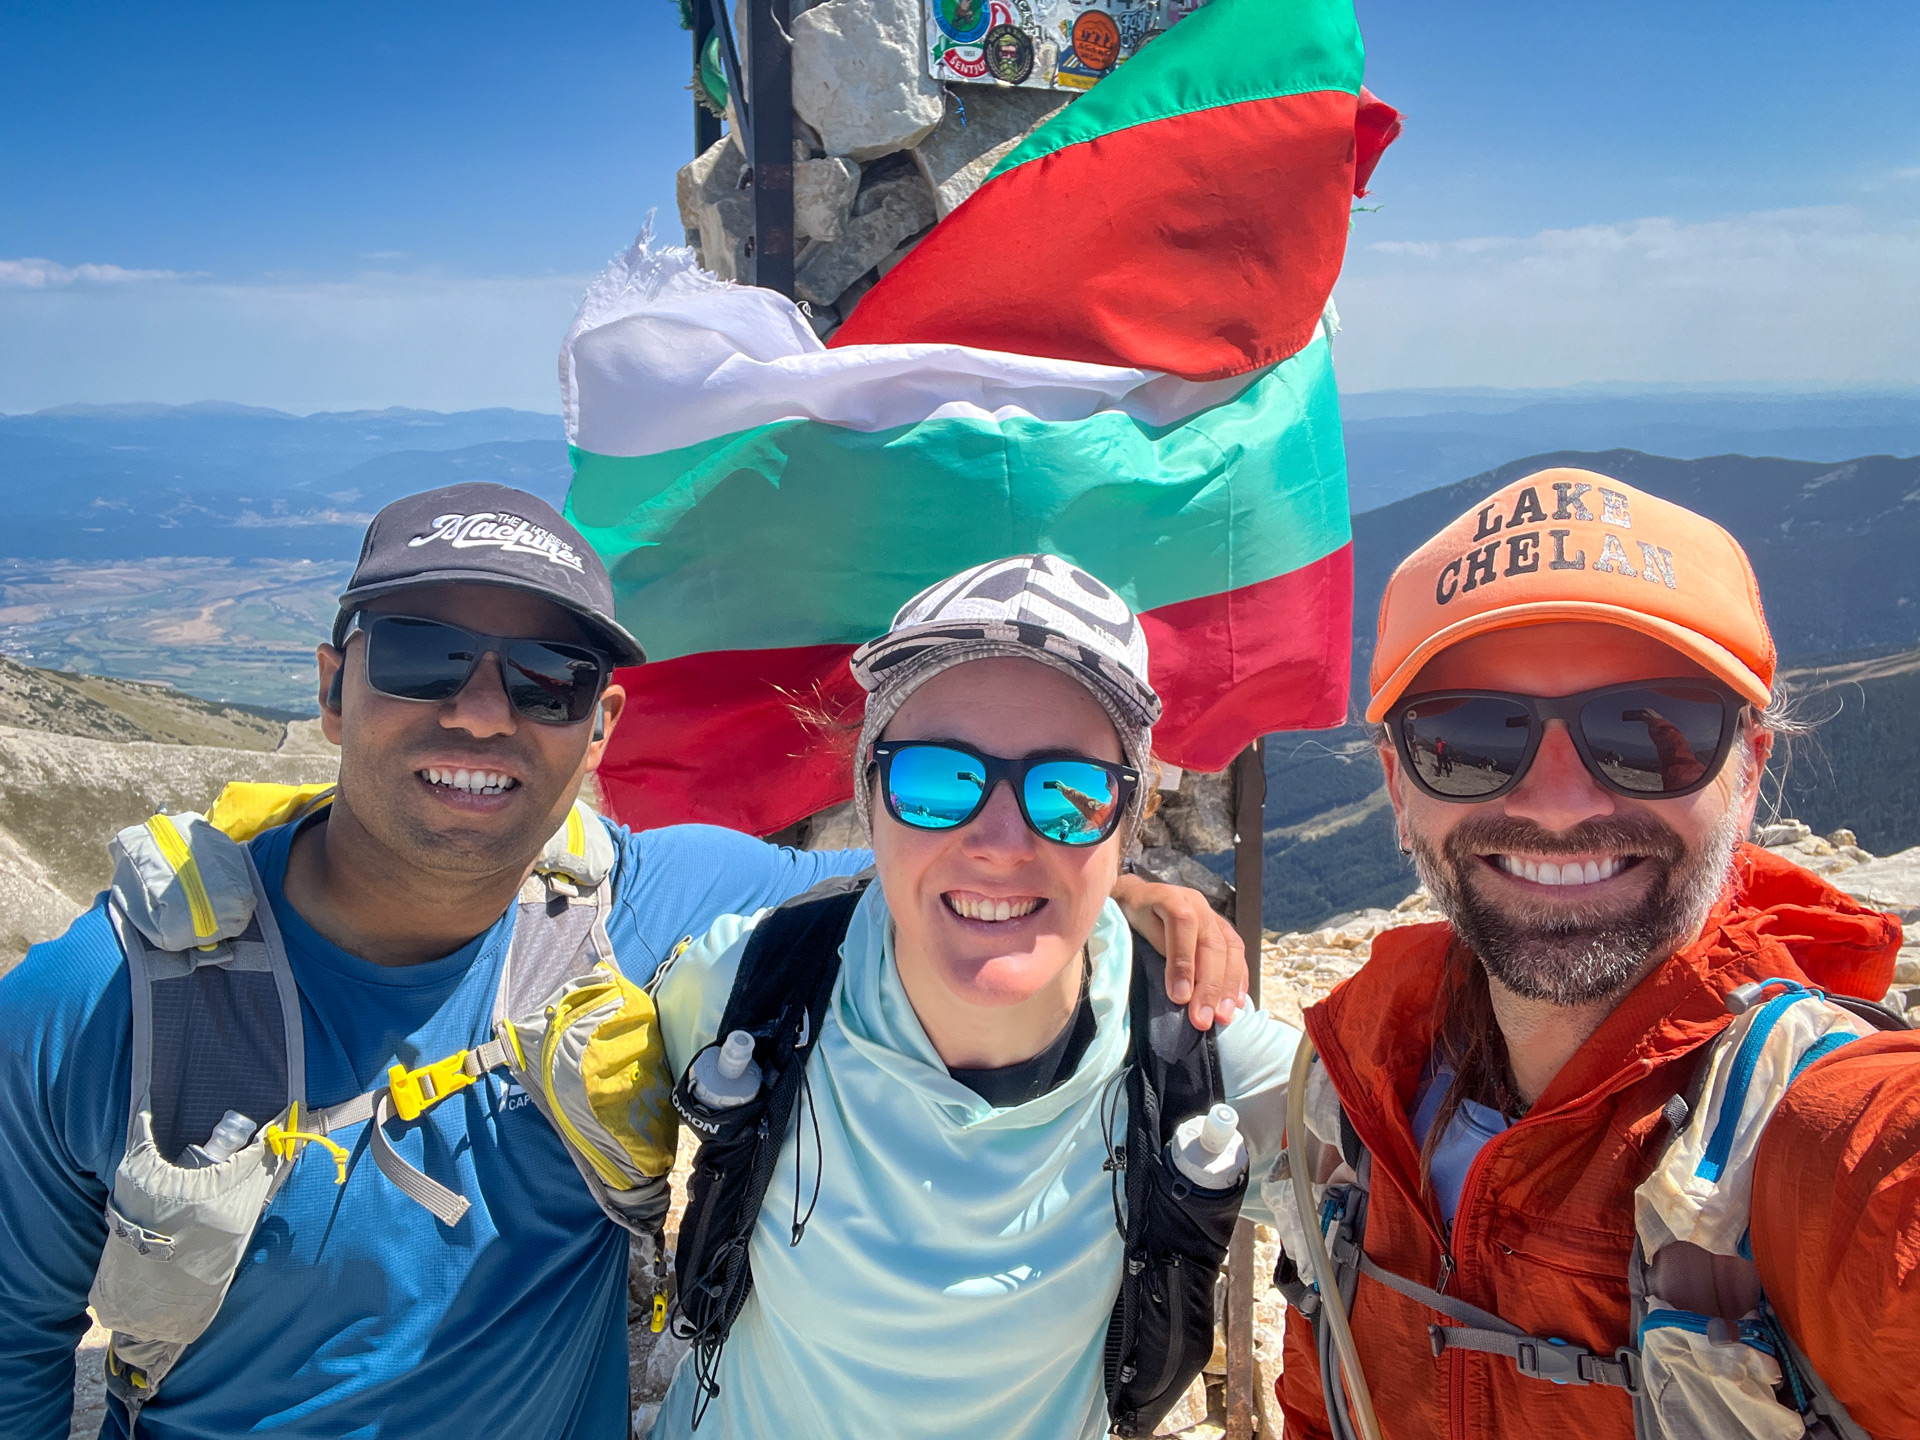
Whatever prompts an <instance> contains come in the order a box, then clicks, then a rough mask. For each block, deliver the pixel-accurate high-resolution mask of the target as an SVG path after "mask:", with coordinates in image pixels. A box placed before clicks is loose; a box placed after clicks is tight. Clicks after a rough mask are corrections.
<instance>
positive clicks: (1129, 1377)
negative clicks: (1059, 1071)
mask: <svg viewBox="0 0 1920 1440" xmlns="http://www.w3.org/2000/svg"><path fill="white" fill-rule="evenodd" d="M1165 973H1166V961H1165V960H1164V959H1163V958H1162V956H1161V955H1160V952H1159V951H1157V950H1155V949H1154V948H1153V946H1152V945H1150V944H1148V943H1147V941H1146V940H1145V939H1144V938H1143V937H1142V936H1140V935H1139V934H1137V933H1136V934H1135V935H1134V937H1133V977H1132V981H1131V985H1130V987H1129V993H1128V1002H1127V1003H1128V1022H1129V1036H1128V1050H1129V1054H1128V1065H1127V1070H1126V1086H1127V1137H1126V1151H1125V1155H1124V1157H1121V1156H1116V1157H1115V1162H1116V1164H1117V1165H1119V1166H1120V1168H1121V1169H1122V1171H1123V1173H1124V1174H1125V1177H1126V1179H1125V1184H1126V1218H1125V1225H1124V1229H1123V1233H1124V1235H1125V1237H1126V1241H1125V1250H1124V1264H1123V1267H1122V1269H1121V1274H1120V1294H1119V1296H1118V1297H1117V1298H1116V1299H1115V1300H1114V1305H1113V1315H1112V1317H1111V1319H1109V1321H1108V1322H1107V1343H1106V1391H1107V1414H1108V1418H1109V1419H1110V1420H1111V1421H1112V1426H1113V1433H1114V1434H1116V1435H1121V1436H1133V1435H1151V1434H1152V1433H1153V1431H1154V1429H1155V1428H1156V1427H1157V1426H1158V1425H1159V1423H1160V1421H1161V1420H1162V1419H1164V1418H1165V1417H1166V1415H1167V1412H1168V1411H1170V1410H1171V1409H1172V1408H1173V1407H1174V1406H1175V1405H1176V1404H1177V1403H1179V1400H1180V1397H1181V1395H1182V1394H1184V1393H1185V1391H1186V1389H1187V1387H1188V1386H1189V1385H1190V1384H1192V1383H1193V1377H1194V1376H1195V1375H1198V1374H1199V1373H1200V1369H1201V1367H1202V1366H1203V1365H1205V1364H1206V1362H1207V1359H1208V1357H1209V1356H1210V1355H1212V1353H1213V1321H1214V1315H1213V1293H1214V1281H1215V1280H1216V1279H1217V1278H1218V1276H1219V1274H1220V1266H1221V1265H1222V1264H1223V1263H1224V1262H1225V1260H1226V1258H1227V1246H1228V1243H1229V1242H1230V1241H1231V1240H1232V1238H1233V1227H1234V1222H1235V1221H1236V1220H1238V1219H1239V1217H1240V1202H1241V1201H1242V1200H1243V1199H1244V1198H1245V1197H1246V1193H1247V1180H1246V1177H1245V1176H1242V1177H1241V1179H1240V1180H1239V1182H1238V1183H1237V1184H1235V1185H1234V1186H1233V1187H1232V1188H1230V1189H1226V1190H1202V1189H1200V1188H1198V1187H1196V1186H1193V1185H1190V1184H1188V1183H1187V1181H1186V1180H1185V1178H1184V1177H1182V1176H1181V1175H1180V1173H1179V1172H1178V1171H1177V1170H1175V1169H1174V1168H1173V1167H1172V1166H1171V1165H1170V1164H1168V1163H1167V1160H1166V1148H1167V1142H1168V1141H1170V1140H1171V1139H1172V1138H1173V1134H1174V1131H1175V1130H1176V1129H1178V1128H1179V1125H1180V1122H1181V1121H1182V1120H1185V1119H1187V1118H1188V1117H1189V1116H1193V1115H1200V1114H1204V1113H1205V1112H1206V1111H1207V1110H1209V1109H1211V1108H1212V1107H1213V1106H1215V1105H1217V1104H1219V1103H1220V1102H1221V1101H1222V1100H1224V1099H1225V1098H1226V1088H1225V1084H1224V1082H1223V1080H1222V1078H1221V1074H1220V1052H1219V1045H1218V1042H1217V1041H1216V1039H1215V1037H1214V1033H1213V1031H1211V1030H1208V1031H1204V1032H1202V1031H1199V1030H1195V1029H1194V1028H1193V1026H1192V1025H1191V1024H1189V1023H1188V1021H1187V1012H1186V1009H1185V1007H1184V1006H1179V1005H1175V1004H1174V1003H1173V1002H1172V1001H1170V1000H1169V999H1168V998H1167V993H1166V986H1165V983H1164V977H1165Z"/></svg>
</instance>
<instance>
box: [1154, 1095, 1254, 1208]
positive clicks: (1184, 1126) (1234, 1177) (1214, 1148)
mask: <svg viewBox="0 0 1920 1440" xmlns="http://www.w3.org/2000/svg"><path fill="white" fill-rule="evenodd" d="M1167 1158H1168V1159H1169V1160H1171V1161H1172V1162H1173V1167H1174V1169H1176V1170H1178V1171H1179V1172H1180V1173H1181V1174H1182V1175H1183V1176H1185V1177H1186V1179H1187V1183H1188V1184H1190V1185H1194V1186H1196V1187H1198V1188H1199V1189H1202V1190H1229V1189H1232V1188H1233V1187H1234V1186H1235V1185H1237V1184H1239V1183H1240V1177H1241V1176H1242V1175H1244V1174H1246V1173H1247V1142H1246V1141H1244V1140H1242V1139H1241V1138H1240V1113H1239V1112H1238V1111H1237V1110H1235V1109H1234V1108H1233V1107H1232V1106H1231V1105H1216V1106H1214V1107H1213V1109H1211V1110H1209V1111H1208V1112H1207V1113H1206V1114H1204V1115H1190V1116H1188V1117H1187V1118H1186V1119H1185V1120H1182V1121H1181V1122H1180V1125H1179V1128H1177V1129H1176V1130H1175V1131H1174V1132H1173V1139H1172V1140H1170V1141H1168V1142H1167Z"/></svg>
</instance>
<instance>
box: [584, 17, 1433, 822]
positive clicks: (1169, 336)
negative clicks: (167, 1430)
mask: <svg viewBox="0 0 1920 1440" xmlns="http://www.w3.org/2000/svg"><path fill="white" fill-rule="evenodd" d="M1361 60H1362V52H1361V45H1360V36H1359V32H1358V29H1357V27H1356V25H1355V22H1354V16H1353V10H1352V5H1351V3H1350V0H1287V3H1279V0H1213V3H1212V4H1210V5H1208V6H1207V7H1206V8H1204V9H1202V10H1199V11H1197V12H1196V13H1194V14H1193V15H1192V16H1191V17H1189V18H1188V19H1186V20H1185V21H1183V22H1182V23H1181V24H1180V25H1179V26H1177V27H1176V28H1175V29H1173V30H1172V31H1170V32H1168V33H1167V34H1166V35H1163V36H1161V37H1159V38H1157V39H1155V40H1154V41H1153V42H1152V43H1151V44H1149V45H1148V46H1146V47H1145V48H1144V49H1143V50H1141V51H1140V52H1139V53H1138V54H1137V55H1136V56H1135V57H1134V58H1133V59H1131V60H1129V61H1127V62H1126V63H1125V64H1123V65H1122V66H1121V68H1120V69H1119V70H1118V71H1116V72H1115V73H1114V75H1113V76H1112V77H1111V78H1109V79H1107V80H1105V81H1103V82H1101V84H1099V85H1098V86H1096V87H1095V88H1094V89H1093V90H1092V91H1090V92H1089V93H1088V94H1087V95H1086V96H1084V97H1083V98H1081V99H1079V100H1077V101H1075V102H1074V103H1073V104H1072V105H1071V106H1069V107H1068V108H1067V109H1065V110H1064V111H1062V112H1060V113H1059V114H1058V115H1056V116H1055V117H1054V118H1053V119H1052V120H1051V121H1049V122H1048V123H1047V124H1046V125H1045V126H1043V127H1042V128H1041V129H1039V130H1037V131H1035V132H1034V134H1032V135H1031V136H1029V137H1028V138H1027V139H1026V140H1025V141H1024V142H1022V144H1020V145H1019V146H1018V147H1016V148H1015V149H1014V150H1013V151H1012V152H1011V153H1009V154H1008V155H1007V156H1006V158H1005V159H1004V160H1002V161H1001V163H1000V165H999V166H998V167H997V168H996V170H995V171H994V173H993V174H992V175H991V176H990V177H989V178H988V180H987V181H986V183H985V184H983V185H982V186H981V187H980V189H979V190H978V191H977V192H976V193H975V194H974V195H973V196H972V197H971V198H970V199H969V200H967V201H966V203H964V204H963V205H961V206H960V207H959V208H958V209H956V210H955V211H954V212H953V214H952V215H950V216H949V217H948V218H947V219H946V220H944V221H943V222H941V223H940V224H939V225H937V226H936V227H935V228H934V230H933V231H932V233H931V234H929V235H928V236H927V238H926V239H925V240H923V241H922V242H921V244H920V245H919V247H918V248H916V249H915V250H914V251H913V252H912V253H911V254H909V255H908V256H907V258H906V259H905V260H903V261H902V262H901V263H900V264H899V265H897V266H896V267H895V268H894V269H893V270H892V271H891V272H890V273H889V274H888V275H887V276H886V278H885V279H883V280H882V281H881V282H880V283H879V284H878V285H876V286H875V287H874V288H873V289H872V290H871V291H870V292H869V293H868V294H867V296H866V298H865V299H864V300H862V301H861V302H860V305H859V307H858V308H857V309H856V310H855V312H854V313H853V315H852V316H851V317H850V318H849V319H848V321H847V322H846V324H844V325H843V326H842V327H841V328H840V330H839V331H838V332H837V333H836V334H835V336H834V341H833V344H832V346H831V347H828V346H823V345H822V344H821V343H820V342H819V340H818V339H816V338H815V336H814V333H813V330H812V328H811V326H810V325H809V324H808V322H807V320H806V318H805V317H804V316H803V315H802V314H801V313H800V311H799V310H798V309H797V307H796V306H795V305H794V304H793V302H792V301H790V300H788V299H786V298H784V297H783V296H780V295H778V294H776V293H774V292H772V291H768V290H760V289H752V288H746V287H741V286H734V285H729V284H725V283H723V282H721V281H718V280H715V279H714V278H713V277H711V276H709V275H706V274H704V273H702V272H701V271H700V270H699V269H698V268H697V266H696V264H695V262H694V260H693V256H692V254H691V252H690V251H686V250H679V249H653V248H651V247H650V246H648V245H647V244H646V243H645V242H644V241H643V242H642V243H640V244H637V245H636V246H635V247H634V249H633V250H631V251H629V252H628V253H627V254H626V255H625V256H623V257H622V258H621V259H619V260H617V261H616V262H614V264H613V265H612V266H610V267H609V268H608V270H607V271H606V272H605V273H604V274H603V275H602V276H600V277H599V279H598V280H597V281H596V282H595V283H594V285H593V286H592V288H591V289H590V290H589V291H588V293H587V297H586V299H585V301H584V303H583V305H582V307H581V311H580V314H579V316H578V318H577V319H576V320H575V322H574V325H573V329H572V330H571V332H570V333H569V334H568V336H567V339H566V343H565V345H564V347H563V348H562V351H561V357H560V369H561V382H562V390H563V400H564V405H565V410H566V420H567V429H568V438H569V440H570V442H571V448H572V456H573V467H574V478H573V485H572V489H571V491H570V493H569V495H568V498H567V514H568V516H569V518H570V519H571V520H572V521H573V522H574V524H576V525H577V526H578V527H579V528H580V530H581V532H582V533H583V534H584V535H585V536H586V538H587V539H588V540H589V541H590V542H591V543H592V544H593V546H594V547H595V549H597V550H598V551H599V553H600V554H601V556H602V557H603V558H604V559H605V560H606V563H607V567H608V570H609V571H610V572H611V574H612V577H613V584H614V591H615V595H616V599H617V605H618V612H619V617H620V620H621V622H622V623H623V624H625V625H626V626H627V627H628V628H629V629H630V630H632V631H633V632H634V633H635V634H636V635H638V636H640V638H641V640H642V643H644V644H645V645H646V647H647V650H648V653H649V654H650V655H651V656H652V657H654V658H653V660H652V663H650V664H648V665H645V666H643V667H639V668H637V669H632V670H625V671H622V672H620V675H619V677H618V678H619V680H620V681H621V683H622V684H624V685H625V686H626V687H627V692H628V695H629V696H630V701H629V705H630V708H629V710H628V718H627V719H626V720H625V721H624V722H623V723H622V724H621V725H620V726H619V727H618V729H617V730H616V731H615V733H614V737H613V743H612V745H611V747H610V750H609V754H608V756H607V759H606V762H605V763H604V764H603V766H602V767H601V771H600V775H601V782H602V787H603V792H604V795H605V798H606V801H607V803H608V805H609V806H610V808H611V809H612V811H613V813H614V814H615V815H617V816H618V817H619V818H621V819H622V820H624V821H626V822H628V823H630V824H633V825H636V826H640V825H661V824H669V823H673V822H677V821H689V820H699V821H708V822H712V823H716V824H723V825H731V826H735V827H738V828H740V829H745V830H749V831H753V832H755V833H758V834H769V833H771V832H773V831H775V830H777V829H780V828H781V827H783V826H786V825H788V824H791V823H792V822H793V821H795V820H798V819H801V818H802V817H804V816H807V815H810V814H812V813H814V812H815V811H817V810H820V809H823V808H825V807H826V806H828V805H831V804H834V803H835V802H837V801H841V800H844V799H846V798H847V797H848V796H849V794H850V793H851V774H850V768H849V763H848V758H849V757H848V756H847V754H846V750H845V745H844V743H842V737H841V736H840V735H839V734H835V733H831V732H832V730H833V729H834V728H835V727H832V726H827V727H824V728H823V726H822V725H821V724H820V722H819V718H818V717H820V716H822V715H825V716H828V717H835V718H837V719H838V720H839V722H840V723H841V725H844V726H847V727H852V726H857V724H858V719H859V709H860V704H861V702H862V699H863V695H862V692H861V690H860V689H859V687H858V686H857V685H856V684H855V683H854V681H853V679H852V677H851V676H850V675H849V673H848V670H847V657H848V656H849V655H850V654H851V653H852V651H853V649H854V647H855V646H856V645H857V644H859V643H860V642H861V641H863V640H867V639H870V638H871V637H873V636H875V635H878V634H880V633H881V632H882V631H884V630H885V629H886V628H887V625H888V622H889V621H890V620H891V619H892V617H893V614H894V611H895V610H896V609H898V608H899V606H900V605H901V604H903V603H904V602H905V601H906V600H908V599H909V598H911V597H912V596H913V595H914V594H915V593H916V592H918V591H919V590H921V589H923V588H924V587H925V586H927V585H930V584H932V583H933V582H934V581H936V580H940V579H943V578H945V577H946V576H948V575H951V574H954V573H955V572H957V571H959V570H962V569H965V568H967V567H968V566H971V565H974V564H977V563H979V562H981V561H984V560H990V559H994V558H996V557H999V556H1004V555H1013V554H1021V553H1027V552H1033V551H1049V552H1052V553H1054V554H1057V555H1060V556H1062V557H1064V558H1066V559H1068V560H1070V561H1072V562H1073V563H1074V564H1077V565H1079V566H1081V567H1083V568H1085V569H1086V570H1088V571H1090V572H1092V573H1093V574H1094V575H1097V576H1099V577H1100V579H1102V580H1103V581H1105V582H1106V583H1107V584H1109V585H1111V586H1113V587H1114V588H1115V589H1116V590H1118V591H1119V592H1120V593H1121V594H1123V595H1124V596H1126V597H1127V599H1128V601H1129V602H1130V603H1131V604H1132V605H1133V607H1134V609H1135V611H1136V612H1137V613H1139V615H1140V617H1141V620H1142V621H1143V623H1144V624H1145V626H1146V629H1147V637H1148V644H1149V647H1150V650H1151V657H1152V666H1153V681H1154V685H1155V688H1156V689H1158V690H1159V692H1160V694H1161V696H1162V698H1163V700H1164V701H1165V707H1166V708H1165V715H1164V718H1163V719H1162V721H1161V723H1160V725H1159V727H1158V728H1157V729H1156V730H1155V732H1154V748H1155V752H1156V754H1157V755H1159V756H1160V757H1161V758H1162V759H1163V760H1165V761H1167V762H1168V763H1170V764H1173V765H1177V766H1181V767H1183V768H1191V769H1197V770H1217V769H1220V768H1222V767H1223V766H1225V765H1226V764H1227V763H1228V762H1229V761H1230V760H1231V759H1232V758H1233V756H1234V755H1235V754H1236V753H1237V752H1238V751H1239V750H1240V749H1241V748H1243V747H1244V746H1245V745H1246V744H1247V743H1248V742H1249V741H1250V740H1251V739H1253V737H1254V736H1256V735H1259V734H1262V733H1264V732H1266V731H1269V730H1281V729H1305V728H1313V727H1318V726H1327V725H1335V724H1339V723H1340V722H1341V721H1343V720H1344V719H1345V718H1346V706H1347V656H1348V646H1349V642H1350V636H1351V633H1352V632H1351V624H1350V618H1351V610H1352V564H1351V552H1350V543H1349V542H1350V533H1349V528H1348V521H1347V494H1346V460H1345V453H1344V450H1343V447H1342V443H1341V433H1340V414H1339V408H1338V400H1337V395H1336V392H1335V388H1334V379H1333V367H1332V361H1331V356H1330V353H1329V345H1328V339H1329V328H1330V327H1328V326H1327V325H1326V324H1325V323H1324V322H1323V318H1322V317H1323V313H1324V312H1325V310H1326V307H1327V300H1328V295H1329V293H1330V292H1331V290H1332V288H1333V282H1334V278H1335V276H1336V275H1337V274H1338V272H1339V269H1340V261H1341V257H1342V254H1343V252H1344V249H1345V243H1346V234H1347V224H1348V214H1349V209H1350V204H1351V197H1352V196H1353V195H1355V194H1363V193H1365V184H1366V180H1367V177H1368V175H1369V174H1370V172H1371V170H1372V168H1373V163H1374V161H1375V160H1376V159H1377V158H1378V156H1379V153H1380V151H1381V150H1382V149H1383V148H1384V147H1385V145H1386V144H1387V143H1388V141H1390V140H1391V139H1392V138H1393V135H1394V134H1395V133H1396V132H1397V130H1398V117H1397V116H1395V114H1394V112H1393V111H1392V110H1391V109H1390V108H1389V107H1387V106H1385V105H1382V104H1381V103H1380V102H1378V101H1375V100H1373V99H1372V97H1371V96H1368V95H1367V94H1366V93H1365V92H1364V91H1363V90H1362V89H1361V87H1360V73H1361Z"/></svg>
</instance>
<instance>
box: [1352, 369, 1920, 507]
mask: <svg viewBox="0 0 1920 1440" xmlns="http://www.w3.org/2000/svg"><path fill="white" fill-rule="evenodd" d="M1340 409H1341V415H1342V418H1343V420H1344V422H1345V428H1346V436H1347V471H1348V487H1349V490H1350V492H1351V497H1352V508H1353V510H1354V512H1355V513H1356V514H1359V513H1361V512H1364V511H1368V510H1373V509H1377V508H1378V507H1380V506H1382V505H1388V504H1391V503H1393V502H1394V501H1396V500H1402V499H1405V498H1406V497H1407V496H1409V495H1417V494H1419V493H1420V492H1421V491H1423V490H1430V489H1432V488H1433V487H1435V486H1437V485H1446V484H1449V483H1450V482H1452V481H1454V480H1457V479H1458V478H1459V477H1460V476H1462V475H1473V474H1477V473H1479V472H1481V471H1484V470H1490V469H1492V468H1493V467H1494V466H1496V465H1500V464H1503V463H1505V462H1506V461H1508V460H1510V459H1512V458H1513V457H1514V456H1515V455H1530V454H1534V453H1536V452H1539V451H1546V450H1559V449H1574V450H1614V449H1620V448H1627V449H1633V450H1642V451H1646V452H1648V453H1649V454H1654V455H1671V456H1674V457H1677V458H1680V459H1698V458H1700V457H1703V456H1708V455H1769V456H1775V457H1778V458H1780V459H1785V460H1819V461H1828V462H1832V461H1838V460H1846V459H1850V458H1852V457H1853V456H1856V455H1915V454H1920V389H1913V390H1908V391H1903V392H1895V393H1891V394H1850V393H1844V392H1842V393H1832V394H1814V395H1793V394H1735V393H1719V392H1713V391H1705V392H1690V391H1652V392H1647V391H1637V392H1624V393H1623V392H1616V391H1598V392H1595V391H1562V392H1552V391H1546V392H1530V391H1511V390H1509V391H1486V390H1451V391H1427V390H1379V391H1372V392H1368V393H1364V394H1358V395H1343V396H1342V397H1341V400H1340Z"/></svg>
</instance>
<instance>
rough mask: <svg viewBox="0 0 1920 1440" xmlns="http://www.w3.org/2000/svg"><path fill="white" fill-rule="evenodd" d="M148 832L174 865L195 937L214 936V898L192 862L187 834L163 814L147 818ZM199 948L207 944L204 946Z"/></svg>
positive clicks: (217, 928)
mask: <svg viewBox="0 0 1920 1440" xmlns="http://www.w3.org/2000/svg"><path fill="white" fill-rule="evenodd" d="M147 833H148V834H149V835H151V836H153V843H154V844H155V845H157V846H159V848H160V854H161V855H162V856H163V857H164V858H165V859H166V862H167V864H169V865H171V866H172V867H173V873H174V874H176V875H178V876H179V877H180V888H181V889H182V890H184V891H186V892H187V910H188V912H189V913H190V914H191V915H192V916H193V933H194V938H195V939H198V940H211V939H213V937H214V934H215V933H216V932H217V931H218V930H219V928H220V922H219V921H218V920H216V919H215V918H214V914H213V899H212V897H211V896H209V895H208V894H207V885H206V882H205V881H204V880H202V879H201V878H200V867H199V865H198V864H196V863H195V861H194V858H193V850H192V848H191V847H190V846H189V845H188V844H187V838H186V836H184V835H182V834H181V833H180V830H179V827H177V826H176V825H175V824H174V823H173V821H171V820H169V819H168V818H167V817H166V816H164V815H156V816H154V817H153V818H152V819H151V820H149V821H147ZM201 948H202V949H205V948H206V947H205V946H204V945H203V946H202V947H201Z"/></svg>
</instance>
